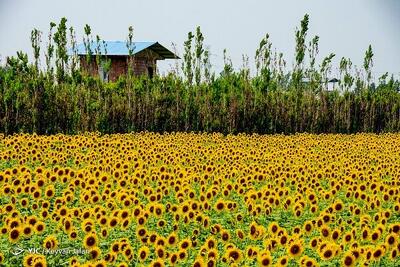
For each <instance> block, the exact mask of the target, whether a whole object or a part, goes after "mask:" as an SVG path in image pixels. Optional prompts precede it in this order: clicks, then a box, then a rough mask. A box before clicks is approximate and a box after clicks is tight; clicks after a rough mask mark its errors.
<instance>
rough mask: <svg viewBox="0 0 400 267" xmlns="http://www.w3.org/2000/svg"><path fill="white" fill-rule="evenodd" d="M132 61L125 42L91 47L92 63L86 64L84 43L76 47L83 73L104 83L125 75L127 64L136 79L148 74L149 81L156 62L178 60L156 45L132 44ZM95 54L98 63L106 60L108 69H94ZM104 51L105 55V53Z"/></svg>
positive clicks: (98, 67) (155, 43)
mask: <svg viewBox="0 0 400 267" xmlns="http://www.w3.org/2000/svg"><path fill="white" fill-rule="evenodd" d="M131 47H132V52H133V53H132V54H133V59H132V61H129V50H128V47H127V43H126V42H124V41H105V42H101V43H99V44H97V43H95V42H93V43H91V45H90V53H91V55H92V56H91V60H90V61H89V62H87V54H88V51H87V49H86V47H85V45H84V44H79V45H77V55H78V57H79V61H80V64H81V67H82V69H83V70H86V71H87V72H88V73H90V74H91V75H99V76H100V78H101V79H103V80H111V81H115V80H117V79H118V77H119V76H120V75H123V74H127V73H128V62H132V63H131V64H132V66H133V73H134V74H135V75H136V76H140V75H148V76H149V77H150V78H152V77H153V75H154V74H155V73H156V69H157V60H164V59H179V57H178V56H177V55H175V54H174V53H173V52H171V51H170V50H168V49H167V48H165V47H164V46H162V45H161V44H159V43H158V42H133V44H132V46H131ZM96 51H98V54H99V59H100V62H105V59H106V58H107V59H108V60H110V63H111V65H110V66H109V70H108V71H106V70H104V67H103V66H104V65H103V64H99V65H100V66H97V62H96V56H97V53H96ZM106 52H107V53H106Z"/></svg>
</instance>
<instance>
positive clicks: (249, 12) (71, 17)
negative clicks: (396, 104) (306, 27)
mask: <svg viewBox="0 0 400 267" xmlns="http://www.w3.org/2000/svg"><path fill="white" fill-rule="evenodd" d="M305 13H308V14H309V15H310V31H309V38H311V37H312V36H313V35H319V36H320V59H321V58H322V57H324V56H326V55H327V54H329V53H330V52H333V53H335V54H336V55H337V56H336V60H339V59H340V58H341V57H342V56H346V57H350V58H351V59H352V60H353V62H354V63H355V64H356V65H358V66H361V65H362V62H363V57H364V52H365V50H366V48H367V47H368V45H369V44H371V45H372V47H373V50H374V53H375V57H374V61H375V66H374V73H375V75H376V76H380V75H381V74H382V73H384V72H386V71H388V72H390V73H394V74H395V75H396V76H397V77H399V76H400V1H398V0H336V1H322V0H280V1H275V0H257V1H256V0H246V1H237V0H202V1H193V0H171V1H166V0H151V1H148V0H131V1H122V0H112V1H104V0H68V1H59V0H0V55H1V58H2V60H3V62H4V58H5V57H6V56H9V55H14V54H15V52H16V51H17V50H23V51H26V52H29V53H30V54H31V47H30V40H29V38H30V32H31V30H32V29H33V28H38V29H39V30H41V31H43V32H44V36H43V38H42V39H44V40H45V38H46V36H45V35H47V32H48V28H49V23H50V21H54V22H58V21H59V20H60V18H61V17H66V18H67V19H68V24H69V26H73V27H74V28H75V29H76V31H77V37H78V38H77V39H78V41H79V42H81V41H82V33H83V27H84V25H85V24H86V23H87V24H89V25H90V26H91V27H92V31H93V32H94V34H99V35H100V37H101V38H102V39H105V40H125V39H126V36H127V32H128V26H129V25H133V26H134V29H135V40H137V41H159V42H160V43H161V44H163V45H165V46H166V47H168V48H170V49H171V43H172V42H173V43H175V44H176V45H177V48H178V54H179V55H182V52H183V42H184V41H185V39H186V37H187V33H188V31H193V30H195V27H196V26H197V25H199V26H201V29H202V32H203V34H204V36H205V41H204V43H205V44H206V45H208V46H209V48H210V50H211V53H212V57H211V59H212V64H213V66H214V69H215V70H217V71H219V70H220V69H221V67H222V65H223V57H222V51H223V49H224V48H226V49H227V51H228V55H229V56H230V57H231V58H232V61H233V64H234V66H235V67H240V65H241V64H242V54H246V55H248V56H249V58H250V62H251V63H253V62H254V61H253V58H254V54H255V50H256V48H257V47H258V44H259V42H260V40H261V39H262V38H263V36H264V35H265V34H266V33H269V34H270V36H271V40H272V43H273V47H274V48H276V49H277V51H279V52H283V53H284V55H285V59H286V60H287V61H288V62H289V63H290V65H291V63H292V61H293V58H294V56H293V55H294V44H295V40H294V31H295V28H296V27H297V26H298V25H299V23H300V20H301V19H302V17H303V16H304V14H305ZM335 62H337V61H335ZM171 64H173V63H172V62H171V61H165V62H163V63H162V64H159V66H160V69H161V71H165V70H167V69H168V68H169V66H170V65H171ZM336 66H337V64H336ZM336 66H334V67H336Z"/></svg>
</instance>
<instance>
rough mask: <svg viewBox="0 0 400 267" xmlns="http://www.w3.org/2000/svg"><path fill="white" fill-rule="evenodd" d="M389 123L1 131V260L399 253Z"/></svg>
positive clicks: (243, 259) (316, 258) (242, 260)
mask: <svg viewBox="0 0 400 267" xmlns="http://www.w3.org/2000/svg"><path fill="white" fill-rule="evenodd" d="M399 191H400V134H380V135H376V134H355V135H335V134H321V135H312V134H295V135H289V136H285V135H258V134H252V135H249V134H238V135H223V134H216V133H209V134H201V133H165V134H158V133H149V132H141V133H130V134H112V135H103V134H100V133H85V134H78V135H63V134H57V135H48V136H41V135H35V134H32V135H31V134H14V135H10V136H0V231H1V232H0V265H1V266H35V267H43V266H96V267H97V266H196V267H201V266H208V267H212V266H400V256H399V255H400V238H399V237H400V197H399V196H400V192H399Z"/></svg>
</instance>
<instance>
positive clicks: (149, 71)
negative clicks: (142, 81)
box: [147, 67, 154, 79]
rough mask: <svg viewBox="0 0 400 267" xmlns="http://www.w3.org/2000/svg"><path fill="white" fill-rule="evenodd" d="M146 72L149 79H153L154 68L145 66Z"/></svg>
mask: <svg viewBox="0 0 400 267" xmlns="http://www.w3.org/2000/svg"><path fill="white" fill-rule="evenodd" d="M147 74H148V75H149V78H150V79H153V76H154V69H153V67H147Z"/></svg>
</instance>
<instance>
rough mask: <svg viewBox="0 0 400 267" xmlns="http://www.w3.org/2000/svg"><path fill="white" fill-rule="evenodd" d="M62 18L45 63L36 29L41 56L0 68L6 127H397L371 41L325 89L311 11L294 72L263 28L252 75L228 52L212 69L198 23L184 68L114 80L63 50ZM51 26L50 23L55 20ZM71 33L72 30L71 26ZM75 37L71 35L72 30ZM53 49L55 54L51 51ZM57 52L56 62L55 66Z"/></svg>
mask: <svg viewBox="0 0 400 267" xmlns="http://www.w3.org/2000/svg"><path fill="white" fill-rule="evenodd" d="M65 23H66V20H62V21H61V23H60V25H61V26H60V25H59V27H58V28H57V32H56V33H55V35H54V37H53V36H52V33H51V31H50V34H49V42H48V47H47V52H46V65H47V68H46V69H45V70H41V69H39V68H38V63H37V61H38V56H37V55H38V54H39V51H40V48H39V46H38V44H39V43H40V42H38V40H39V39H40V32H38V31H37V30H34V31H33V32H32V44H33V45H32V46H33V47H34V51H35V62H34V63H32V64H31V63H29V62H28V58H27V56H26V54H24V53H22V52H18V53H17V56H16V57H11V58H8V60H7V64H6V65H5V66H4V67H1V68H0V132H4V133H6V134H11V133H15V132H36V133H40V134H45V133H46V134H50V133H58V132H62V133H77V132H83V131H100V132H104V133H114V132H130V131H143V130H148V131H157V132H163V131H209V132H210V131H218V132H223V133H238V132H257V133H294V132H313V133H320V132H332V133H354V132H388V131H399V130H400V93H399V87H400V85H399V81H397V80H395V79H394V78H393V77H392V78H390V77H388V75H384V76H382V77H380V78H379V81H378V82H377V84H374V83H373V82H371V67H372V56H373V53H372V49H371V47H369V48H368V50H367V52H366V58H365V62H364V68H363V69H362V70H358V71H356V72H354V71H353V66H352V63H351V61H350V60H348V59H345V58H343V59H342V60H341V63H340V77H339V78H340V79H339V80H340V81H339V83H338V86H336V88H335V89H334V90H326V89H327V79H328V76H329V71H330V64H331V63H330V62H331V60H332V58H333V56H334V55H333V54H331V55H329V56H328V57H326V58H325V59H324V60H323V61H322V62H321V65H320V66H318V67H317V66H316V63H315V57H316V54H317V53H318V37H314V38H313V39H312V40H311V41H310V43H309V44H308V46H306V45H305V39H306V34H307V29H308V17H307V16H306V17H305V19H304V20H303V21H302V24H301V27H300V29H298V30H297V32H296V40H297V41H298V45H297V46H296V64H295V69H294V70H293V71H292V72H290V71H288V72H286V71H285V65H286V63H285V61H284V60H283V57H282V54H277V53H273V52H272V49H271V44H270V42H269V39H268V38H269V36H268V35H267V36H266V38H264V39H263V40H262V41H261V43H260V47H259V49H258V50H257V53H256V65H257V66H256V67H257V74H256V75H255V77H251V76H250V75H249V69H248V67H247V66H246V64H244V67H242V68H241V69H240V70H239V71H235V70H234V69H233V67H232V64H231V63H230V60H229V58H228V57H227V56H226V54H225V56H224V61H225V67H224V70H223V72H222V73H221V74H220V75H215V74H214V73H212V71H211V68H210V63H209V59H208V51H206V50H205V49H203V44H202V42H203V40H204V38H203V36H202V34H201V32H200V28H198V29H197V31H196V36H194V35H193V34H189V39H188V41H187V42H185V48H186V49H185V56H184V63H183V66H182V68H183V70H184V72H183V73H184V75H183V77H182V76H181V75H179V74H177V72H176V71H174V72H171V73H170V74H168V75H167V76H166V77H155V78H153V79H152V80H150V79H148V78H146V77H131V76H127V77H121V78H120V79H119V80H118V81H117V82H108V83H103V82H101V81H100V80H99V79H98V78H96V77H89V76H87V75H85V73H83V72H82V71H80V70H79V68H77V67H76V62H77V61H76V55H75V56H69V57H68V55H66V53H65V47H66V42H65V38H66V35H65V34H63V33H62V32H65V31H66V26H65ZM55 26H56V25H55V24H51V29H53V28H54V27H55ZM60 31H61V32H60ZM70 33H71V37H73V36H74V34H73V29H72V28H70ZM55 37H57V38H55ZM63 38H64V39H63ZM88 39H89V37H88ZM193 39H194V40H193ZM52 40H54V41H55V42H54V44H53V43H52V42H51V41H52ZM97 40H99V38H97ZM192 40H193V41H194V42H195V45H194V46H192V44H191V43H192ZM70 42H71V45H72V46H73V45H74V44H75V41H74V39H73V38H71V40H70ZM49 46H50V47H49ZM54 51H56V53H55V57H56V58H55V59H52V56H53V54H54ZM305 51H308V52H307V54H305ZM306 55H308V56H309V59H308V61H307V62H306V61H305V59H304V58H305V57H306ZM51 62H53V63H54V62H55V63H57V62H58V63H57V64H55V70H54V67H53V65H52V64H51ZM244 63H246V59H244ZM353 73H355V74H353ZM188 76H189V77H188ZM193 77H194V81H195V82H193ZM363 77H365V78H363Z"/></svg>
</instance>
